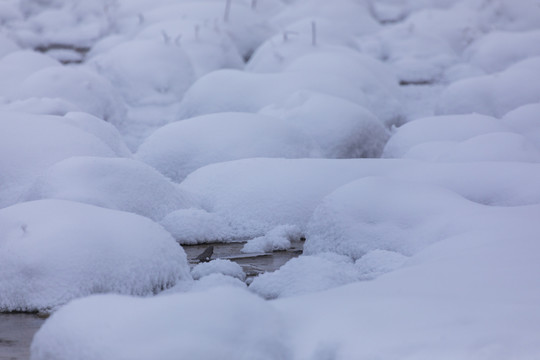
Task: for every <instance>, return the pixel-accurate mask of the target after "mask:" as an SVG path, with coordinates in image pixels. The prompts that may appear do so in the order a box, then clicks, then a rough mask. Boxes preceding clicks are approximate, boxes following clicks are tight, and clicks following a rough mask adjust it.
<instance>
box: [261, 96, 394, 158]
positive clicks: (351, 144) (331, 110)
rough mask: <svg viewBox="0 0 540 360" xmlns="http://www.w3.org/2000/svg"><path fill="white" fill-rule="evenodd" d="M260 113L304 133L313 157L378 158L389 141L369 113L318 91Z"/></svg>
mask: <svg viewBox="0 0 540 360" xmlns="http://www.w3.org/2000/svg"><path fill="white" fill-rule="evenodd" d="M259 113H260V114H263V115H269V116H273V117H276V118H279V119H282V120H285V121H286V122H287V123H289V124H290V125H291V126H293V127H296V128H298V129H299V130H300V131H301V132H303V133H305V134H306V135H307V136H308V137H309V138H310V139H311V141H313V142H314V145H315V146H314V149H313V150H312V151H311V154H312V155H316V156H317V157H324V158H356V157H378V156H380V154H381V152H382V149H383V147H384V144H385V143H386V141H387V140H388V138H389V132H388V130H386V129H385V127H384V125H383V124H382V123H381V122H380V120H379V119H377V117H376V116H375V115H373V114H372V113H370V112H369V111H368V110H366V109H364V108H363V107H361V106H358V105H356V104H354V103H353V102H350V101H347V100H344V99H340V98H338V97H334V96H330V95H325V94H321V93H317V92H311V91H299V92H295V93H293V94H292V95H291V96H290V97H289V98H287V99H286V100H285V101H284V102H283V103H276V104H273V105H270V106H267V107H265V108H263V109H261V111H259Z"/></svg>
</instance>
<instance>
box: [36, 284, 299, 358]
mask: <svg viewBox="0 0 540 360" xmlns="http://www.w3.org/2000/svg"><path fill="white" fill-rule="evenodd" d="M283 323H284V319H283V318H282V314H280V313H278V312H276V311H275V310H274V309H273V307H272V305H271V304H268V303H267V302H265V301H263V300H262V299H260V298H258V297H257V296H255V295H252V294H249V293H248V292H247V291H245V290H241V289H234V288H217V289H216V288H214V289H211V290H208V291H202V292H194V293H190V294H174V295H169V296H159V297H155V298H149V299H137V298H130V297H120V296H113V295H106V296H104V295H102V296H94V297H89V298H86V299H81V300H77V301H74V302H72V303H70V304H69V305H67V306H65V307H63V308H62V309H60V310H59V311H57V312H56V313H54V314H53V315H52V316H51V317H50V319H48V320H47V322H46V323H45V324H44V325H43V326H42V328H41V329H40V330H39V331H38V333H37V334H36V336H35V337H34V341H33V343H32V349H31V351H32V359H34V360H39V359H49V358H55V359H58V360H61V359H70V360H78V359H79V360H83V359H95V358H99V359H102V360H108V359H111V360H113V359H115V360H116V359H123V358H125V359H133V360H136V359H148V358H154V357H155V358H159V359H163V360H167V359H178V357H179V356H181V357H182V358H189V359H201V360H210V359H222V358H225V359H239V360H253V359H254V360H274V359H284V360H288V359H292V358H293V356H292V349H291V346H290V344H289V342H288V340H287V338H288V336H287V333H286V332H285V328H284V326H283ZM103 324H108V326H107V327H105V328H104V327H103Z"/></svg>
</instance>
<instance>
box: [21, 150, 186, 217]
mask: <svg viewBox="0 0 540 360" xmlns="http://www.w3.org/2000/svg"><path fill="white" fill-rule="evenodd" d="M26 198H27V199H28V200H37V199H46V198H55V199H64V200H72V201H78V202H83V203H87V204H92V205H97V206H101V207H106V208H110V209H115V210H122V211H127V212H132V213H135V214H139V215H143V216H146V217H149V218H151V219H153V220H157V221H158V220H161V219H162V218H163V217H164V216H165V215H167V214H169V213H170V212H172V211H174V210H176V209H179V208H185V207H189V206H191V205H192V199H190V196H189V194H186V193H184V192H182V191H180V190H179V189H178V188H177V187H176V186H175V185H174V184H172V183H171V182H170V181H169V180H168V179H167V178H165V177H164V176H163V175H161V174H160V173H158V172H157V171H156V170H154V169H153V168H151V167H150V166H147V165H145V164H143V163H140V162H138V161H135V160H131V159H112V158H99V157H72V158H69V159H67V160H63V161H60V162H58V163H56V164H55V165H53V166H52V167H50V168H49V169H48V170H47V171H46V172H45V173H44V175H43V176H41V177H40V178H39V179H38V180H37V181H36V183H35V184H34V185H33V186H32V188H31V189H30V190H29V192H28V195H27V197H26Z"/></svg>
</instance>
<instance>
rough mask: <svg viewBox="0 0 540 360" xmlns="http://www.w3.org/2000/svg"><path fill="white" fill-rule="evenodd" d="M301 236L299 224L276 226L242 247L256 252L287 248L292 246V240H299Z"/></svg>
mask: <svg viewBox="0 0 540 360" xmlns="http://www.w3.org/2000/svg"><path fill="white" fill-rule="evenodd" d="M301 237H302V232H301V231H300V229H299V228H298V227H297V226H294V225H280V226H276V227H275V228H273V229H272V230H270V231H269V232H268V233H266V234H265V235H264V236H259V237H256V238H254V239H251V240H249V241H248V242H247V243H246V244H245V245H244V247H243V248H242V252H243V253H256V252H272V251H277V250H287V249H288V248H290V247H291V240H299V239H300V238H301Z"/></svg>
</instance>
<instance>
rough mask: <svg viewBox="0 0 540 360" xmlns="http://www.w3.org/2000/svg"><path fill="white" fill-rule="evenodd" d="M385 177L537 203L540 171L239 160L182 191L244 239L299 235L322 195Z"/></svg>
mask: <svg viewBox="0 0 540 360" xmlns="http://www.w3.org/2000/svg"><path fill="white" fill-rule="evenodd" d="M329 174H331V176H329ZM387 175H388V176H389V175H391V176H393V177H396V178H398V179H402V180H405V181H420V182H424V183H428V184H433V185H435V186H440V187H443V188H447V189H448V190H450V191H453V192H456V193H458V194H459V195H461V196H463V197H464V198H466V199H469V200H471V201H474V202H478V203H481V204H489V205H493V206H515V205H527V204H535V203H537V202H539V201H540V194H539V193H538V189H537V186H536V185H535V182H536V181H540V168H539V167H538V165H537V164H534V163H531V164H526V163H508V162H500V163H493V162H482V163H475V162H469V163H460V162H457V163H425V162H417V161H404V160H393V159H386V160H378V159H347V160H331V159H288V160H286V159H245V160H238V161H231V162H224V163H218V164H213V165H209V166H206V167H204V168H201V169H199V170H197V171H195V172H193V173H192V174H190V176H188V177H187V178H186V180H184V181H183V182H182V183H181V185H180V187H181V189H183V190H185V191H187V192H189V193H193V194H195V195H198V196H200V197H201V199H202V200H201V201H202V203H203V204H204V206H205V209H207V211H209V212H211V213H213V214H215V215H216V216H219V217H220V218H222V219H223V220H224V221H226V222H227V223H228V224H229V225H230V230H229V231H230V233H229V236H228V237H229V238H245V237H257V236H262V235H264V234H266V233H267V232H268V231H270V230H272V229H273V228H274V227H276V226H279V225H296V226H298V227H299V228H300V229H301V230H302V231H303V230H305V229H306V226H307V224H308V221H309V219H310V217H311V215H312V214H313V211H314V210H315V208H316V207H317V206H318V205H319V204H320V202H321V200H322V199H323V198H324V197H325V196H326V195H328V194H329V193H331V192H332V191H334V190H336V189H337V188H338V187H340V186H343V185H345V184H347V183H349V182H351V181H353V180H356V179H359V178H361V177H367V176H387ZM216 179H219V181H216ZM261 204H264V206H261Z"/></svg>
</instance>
